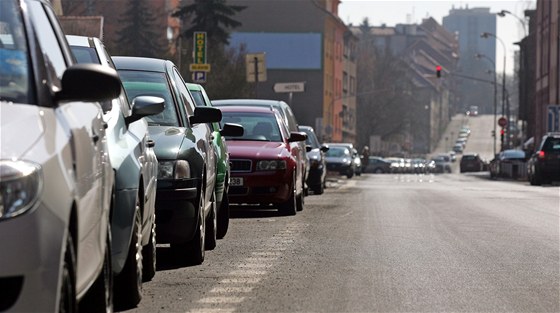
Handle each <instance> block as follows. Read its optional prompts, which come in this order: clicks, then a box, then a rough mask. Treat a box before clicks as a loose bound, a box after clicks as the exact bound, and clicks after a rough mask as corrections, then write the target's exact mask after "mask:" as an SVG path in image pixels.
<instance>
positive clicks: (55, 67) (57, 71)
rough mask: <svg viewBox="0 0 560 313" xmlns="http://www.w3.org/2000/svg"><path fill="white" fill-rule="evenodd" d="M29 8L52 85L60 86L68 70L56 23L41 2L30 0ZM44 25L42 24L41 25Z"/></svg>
mask: <svg viewBox="0 0 560 313" xmlns="http://www.w3.org/2000/svg"><path fill="white" fill-rule="evenodd" d="M28 4H29V8H30V10H31V12H32V16H33V19H34V20H35V25H38V27H36V28H35V31H36V32H37V38H38V40H39V44H40V45H41V51H42V52H43V57H44V60H45V68H46V70H47V75H48V76H49V80H50V82H51V84H52V86H55V87H58V88H60V87H61V85H60V78H61V77H62V74H63V73H64V71H65V70H66V67H67V64H66V60H65V59H64V53H63V51H62V50H61V48H60V45H59V42H58V37H57V36H56V33H55V32H54V30H53V28H54V27H55V24H56V23H51V21H50V20H49V17H48V16H47V14H46V11H45V8H44V7H43V5H42V4H41V3H40V2H35V1H32V2H29V3H28ZM41 25H42V26H41Z"/></svg>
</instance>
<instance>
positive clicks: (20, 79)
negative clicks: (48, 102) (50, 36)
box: [0, 0, 33, 103]
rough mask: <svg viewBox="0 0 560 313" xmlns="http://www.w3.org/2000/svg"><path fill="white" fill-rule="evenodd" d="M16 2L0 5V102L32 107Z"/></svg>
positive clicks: (25, 55) (21, 28)
mask: <svg viewBox="0 0 560 313" xmlns="http://www.w3.org/2000/svg"><path fill="white" fill-rule="evenodd" d="M17 3H18V2H17V1H4V0H3V1H0V101H8V102H17V103H32V102H33V100H32V89H31V87H30V86H31V83H30V79H31V77H30V69H29V63H28V59H27V43H26V40H25V37H24V36H25V31H24V28H23V23H22V20H21V15H20V14H19V11H18V10H17V8H16V6H15V4H17Z"/></svg>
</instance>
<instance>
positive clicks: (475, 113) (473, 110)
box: [467, 105, 478, 116]
mask: <svg viewBox="0 0 560 313" xmlns="http://www.w3.org/2000/svg"><path fill="white" fill-rule="evenodd" d="M467 115H468V116H478V106H477V105H472V106H471V107H470V108H469V109H468V110H467Z"/></svg>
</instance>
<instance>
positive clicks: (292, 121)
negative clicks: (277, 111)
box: [282, 105, 298, 132]
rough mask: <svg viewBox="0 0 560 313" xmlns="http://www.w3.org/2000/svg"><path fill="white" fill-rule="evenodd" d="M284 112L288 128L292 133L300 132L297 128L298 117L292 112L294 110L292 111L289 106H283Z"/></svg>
mask: <svg viewBox="0 0 560 313" xmlns="http://www.w3.org/2000/svg"><path fill="white" fill-rule="evenodd" d="M282 111H284V115H285V116H286V119H287V121H286V123H287V124H288V128H289V129H290V131H292V132H293V131H296V132H297V131H298V128H297V125H298V123H297V120H296V117H295V116H294V113H293V112H292V110H291V109H290V107H289V106H288V105H285V106H284V105H283V106H282Z"/></svg>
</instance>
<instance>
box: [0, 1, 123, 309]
mask: <svg viewBox="0 0 560 313" xmlns="http://www.w3.org/2000/svg"><path fill="white" fill-rule="evenodd" d="M0 25H2V27H1V33H2V42H3V44H2V45H1V46H0V112H2V114H0V142H1V143H2V149H0V199H2V200H1V205H0V238H3V240H2V241H1V242H0V250H1V251H2V257H0V282H1V290H2V295H1V296H0V311H9V312H57V311H59V312H76V311H77V305H78V304H79V305H80V307H81V309H82V311H86V310H87V311H92V312H104V311H105V312H110V311H112V310H113V302H112V300H113V298H112V288H113V285H112V274H111V235H110V227H111V226H110V224H109V212H110V210H111V207H110V206H111V192H112V189H113V187H114V176H113V172H112V169H111V162H110V160H109V158H108V156H107V154H108V147H107V137H106V133H105V127H104V124H105V122H104V121H103V119H102V113H103V112H102V110H101V106H100V104H99V102H98V101H107V100H110V99H113V98H115V97H117V96H118V95H119V92H120V88H119V84H120V82H119V78H118V75H117V73H116V72H115V71H114V70H111V69H109V68H105V67H102V66H101V65H97V64H88V65H83V64H75V62H74V59H73V56H72V52H71V51H70V48H69V47H68V44H67V42H66V39H65V38H64V37H63V32H62V30H61V28H60V25H59V23H58V20H57V19H56V17H55V13H54V11H53V9H52V7H51V4H50V2H49V1H46V0H15V1H0ZM78 302H79V303H78Z"/></svg>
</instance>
